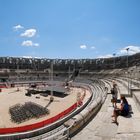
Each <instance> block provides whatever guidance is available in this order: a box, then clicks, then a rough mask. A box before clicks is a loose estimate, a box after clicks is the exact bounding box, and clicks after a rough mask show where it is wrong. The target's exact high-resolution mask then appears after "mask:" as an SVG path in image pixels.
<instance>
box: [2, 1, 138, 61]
mask: <svg viewBox="0 0 140 140" xmlns="http://www.w3.org/2000/svg"><path fill="white" fill-rule="evenodd" d="M126 48H130V49H129V54H134V53H137V52H140V0H0V56H13V57H17V56H18V57H41V58H42V57H45V58H63V59H67V58H74V59H75V58H77V59H79V58H91V59H92V58H98V57H111V56H112V55H113V53H115V54H116V56H119V55H126V53H127V51H126Z"/></svg>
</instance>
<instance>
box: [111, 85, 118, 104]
mask: <svg viewBox="0 0 140 140" xmlns="http://www.w3.org/2000/svg"><path fill="white" fill-rule="evenodd" d="M111 94H112V104H113V107H116V103H117V97H118V90H117V84H115V83H113V88H112V89H111Z"/></svg>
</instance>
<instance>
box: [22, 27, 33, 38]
mask: <svg viewBox="0 0 140 140" xmlns="http://www.w3.org/2000/svg"><path fill="white" fill-rule="evenodd" d="M35 35H36V29H28V30H26V31H25V32H24V33H22V34H21V35H20V36H22V37H33V36H35Z"/></svg>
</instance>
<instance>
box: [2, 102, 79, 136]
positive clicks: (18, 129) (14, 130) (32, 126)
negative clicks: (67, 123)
mask: <svg viewBox="0 0 140 140" xmlns="http://www.w3.org/2000/svg"><path fill="white" fill-rule="evenodd" d="M76 108H77V103H75V104H73V105H72V106H71V107H69V108H68V109H66V110H64V111H63V112H61V113H59V114H58V115H56V116H54V117H52V118H49V119H47V120H44V121H41V122H38V123H34V124H30V125H25V126H20V127H12V128H0V134H9V133H10V134H11V133H19V132H27V131H31V130H35V129H38V128H41V127H44V126H46V125H49V124H51V123H54V122H55V121H57V120H59V119H61V118H63V117H65V116H66V115H68V114H69V113H70V112H72V111H73V110H75V109H76Z"/></svg>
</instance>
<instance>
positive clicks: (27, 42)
mask: <svg viewBox="0 0 140 140" xmlns="http://www.w3.org/2000/svg"><path fill="white" fill-rule="evenodd" d="M21 45H22V46H26V47H38V46H39V44H38V43H33V42H32V41H31V40H26V41H23V42H22V44H21Z"/></svg>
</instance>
